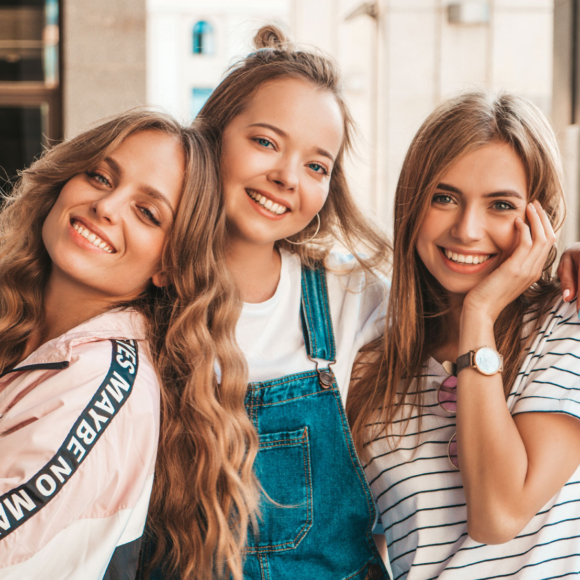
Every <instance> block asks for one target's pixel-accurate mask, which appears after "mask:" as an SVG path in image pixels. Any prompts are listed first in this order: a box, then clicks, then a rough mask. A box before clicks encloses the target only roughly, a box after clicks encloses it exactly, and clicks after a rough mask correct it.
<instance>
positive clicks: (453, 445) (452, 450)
mask: <svg viewBox="0 0 580 580" xmlns="http://www.w3.org/2000/svg"><path fill="white" fill-rule="evenodd" d="M447 454H448V455H449V461H451V463H453V466H454V467H455V468H456V469H459V458H458V457H457V437H456V436H455V435H453V437H451V440H450V441H449V446H448V447H447Z"/></svg>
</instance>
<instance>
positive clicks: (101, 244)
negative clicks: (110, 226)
mask: <svg viewBox="0 0 580 580" xmlns="http://www.w3.org/2000/svg"><path fill="white" fill-rule="evenodd" d="M72 227H73V228H74V229H75V230H76V231H77V232H78V233H79V234H80V235H81V236H83V238H85V239H86V240H87V241H88V242H91V244H93V246H96V247H97V248H100V249H101V250H105V252H108V253H109V254H112V253H113V252H114V250H113V248H111V246H109V244H107V242H105V241H103V240H101V238H99V236H97V234H95V233H94V232H91V231H90V230H87V228H85V227H83V226H82V225H81V224H80V223H79V222H77V221H73V222H72Z"/></svg>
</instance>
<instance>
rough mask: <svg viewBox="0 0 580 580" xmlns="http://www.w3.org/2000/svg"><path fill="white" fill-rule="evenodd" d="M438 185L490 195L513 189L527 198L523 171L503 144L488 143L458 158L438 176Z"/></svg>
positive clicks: (526, 181)
mask: <svg viewBox="0 0 580 580" xmlns="http://www.w3.org/2000/svg"><path fill="white" fill-rule="evenodd" d="M440 181H441V182H443V183H446V184H448V185H453V186H455V187H457V188H458V189H461V191H462V192H463V193H466V194H469V193H472V194H476V193H481V194H484V193H491V192H494V191H500V190H505V189H514V190H516V191H519V192H520V193H523V194H524V195H527V188H528V179H527V174H526V169H525V167H524V164H523V162H522V160H521V159H520V157H519V155H518V154H517V153H516V152H515V151H514V149H513V147H511V145H509V144H507V143H502V142H492V143H487V144H486V145H482V146H481V147H478V148H477V149H475V150H473V151H469V152H468V153H465V154H464V155H462V156H460V157H459V158H458V159H457V160H456V161H455V162H454V163H452V164H451V165H450V167H449V168H448V169H447V171H445V172H444V174H443V175H442V177H441V179H440Z"/></svg>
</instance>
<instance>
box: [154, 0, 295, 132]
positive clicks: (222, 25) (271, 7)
mask: <svg viewBox="0 0 580 580" xmlns="http://www.w3.org/2000/svg"><path fill="white" fill-rule="evenodd" d="M290 3H291V0H195V1H192V0H147V13H148V16H147V100H148V102H149V103H151V104H154V105H158V106H161V107H163V108H164V109H165V110H167V111H168V112H170V113H171V114H173V115H175V116H177V117H178V118H179V119H180V120H182V121H184V122H190V121H191V120H192V118H193V116H195V114H196V113H197V110H198V108H199V106H200V105H201V103H202V102H203V94H204V92H205V94H206V96H207V94H209V92H210V91H211V90H212V89H213V88H215V86H216V85H217V84H218V83H219V81H220V80H221V78H222V76H223V75H224V73H225V71H226V69H227V68H228V67H229V66H230V65H232V64H233V63H234V62H235V61H236V60H238V59H239V58H241V57H243V56H245V55H247V54H248V52H250V50H251V39H252V37H253V36H254V34H255V33H256V31H257V30H258V28H260V26H262V25H263V24H264V23H268V22H276V23H278V24H279V25H282V26H286V27H287V26H288V13H289V6H290ZM200 22H204V23H206V24H207V25H208V26H209V27H210V28H211V30H212V32H211V34H209V37H210V42H211V48H210V50H209V51H208V52H207V53H204V54H196V53H194V51H193V42H194V41H193V31H194V27H195V25H196V24H197V23H200ZM194 91H197V95H194Z"/></svg>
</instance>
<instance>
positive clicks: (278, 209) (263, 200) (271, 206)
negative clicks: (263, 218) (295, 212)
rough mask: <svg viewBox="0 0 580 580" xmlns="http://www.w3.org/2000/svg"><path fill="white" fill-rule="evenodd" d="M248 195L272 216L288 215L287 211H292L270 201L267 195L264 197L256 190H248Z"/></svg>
mask: <svg viewBox="0 0 580 580" xmlns="http://www.w3.org/2000/svg"><path fill="white" fill-rule="evenodd" d="M246 193H247V194H248V195H249V196H250V197H251V198H252V199H253V200H254V201H255V202H256V203H257V204H259V205H260V206H261V207H262V208H264V209H265V210H266V211H268V212H270V213H271V214H272V215H276V216H278V215H282V214H284V213H286V212H287V211H290V208H288V207H287V206H285V205H282V204H281V203H277V202H275V201H274V200H272V199H270V198H269V197H266V196H265V195H262V194H261V193H260V192H258V191H256V190H254V189H246Z"/></svg>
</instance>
